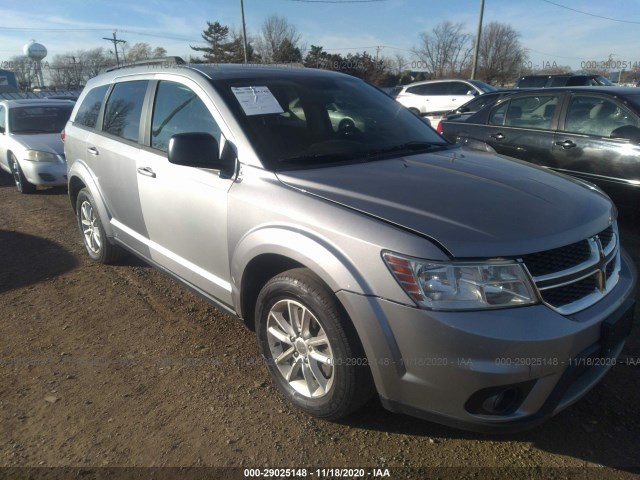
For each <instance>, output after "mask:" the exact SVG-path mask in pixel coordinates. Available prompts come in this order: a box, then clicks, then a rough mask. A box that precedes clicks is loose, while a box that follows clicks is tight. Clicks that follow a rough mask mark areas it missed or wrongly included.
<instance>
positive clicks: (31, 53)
mask: <svg viewBox="0 0 640 480" xmlns="http://www.w3.org/2000/svg"><path fill="white" fill-rule="evenodd" d="M22 51H23V52H24V54H25V55H26V56H27V57H29V58H30V59H31V60H33V62H34V64H35V74H36V81H37V83H38V87H39V88H43V87H44V79H43V77H42V59H43V58H44V57H46V56H47V49H46V47H45V46H44V45H42V44H41V43H38V42H36V41H35V40H31V41H30V42H29V43H27V44H26V45H25V46H24V47H23V48H22Z"/></svg>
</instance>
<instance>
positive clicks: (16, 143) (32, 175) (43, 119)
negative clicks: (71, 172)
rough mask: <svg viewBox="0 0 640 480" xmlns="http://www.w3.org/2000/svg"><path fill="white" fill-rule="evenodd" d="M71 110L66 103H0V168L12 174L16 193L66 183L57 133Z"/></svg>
mask: <svg viewBox="0 0 640 480" xmlns="http://www.w3.org/2000/svg"><path fill="white" fill-rule="evenodd" d="M72 109H73V103H72V102H69V101H66V100H48V99H44V100H43V99H29V100H2V101H0V168H2V169H3V170H5V171H6V172H9V173H10V174H11V175H13V180H14V183H15V185H16V188H17V189H18V191H19V192H21V193H33V192H34V191H35V190H36V186H37V185H44V186H60V185H66V184H67V164H66V162H65V158H64V146H63V144H62V140H61V139H60V132H61V131H62V129H63V128H64V126H65V124H66V123H67V120H68V119H69V115H71V110H72Z"/></svg>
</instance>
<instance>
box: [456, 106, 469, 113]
mask: <svg viewBox="0 0 640 480" xmlns="http://www.w3.org/2000/svg"><path fill="white" fill-rule="evenodd" d="M468 111H469V107H460V108H459V109H458V112H459V113H467V112H468Z"/></svg>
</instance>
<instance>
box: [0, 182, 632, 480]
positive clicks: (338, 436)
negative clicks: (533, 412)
mask: <svg viewBox="0 0 640 480" xmlns="http://www.w3.org/2000/svg"><path fill="white" fill-rule="evenodd" d="M636 220H637V219H636ZM622 235H623V243H624V244H625V245H626V247H627V249H629V250H630V251H632V252H633V255H634V259H635V261H636V263H639V261H640V227H635V226H634V221H632V220H629V219H628V218H627V219H626V220H625V219H624V218H623V222H622ZM637 298H640V296H638V295H637ZM638 318H640V312H638V311H637V310H636V326H635V330H634V333H633V335H632V338H631V340H630V341H629V342H628V344H627V347H626V348H625V351H624V352H623V361H622V362H621V363H619V364H618V365H617V366H616V367H614V368H613V369H612V371H611V372H610V373H609V374H608V375H607V376H606V378H605V379H604V381H603V382H601V383H600V384H599V385H598V386H597V387H596V388H595V389H594V390H592V391H591V392H590V393H589V394H588V395H587V396H586V397H585V398H583V399H582V400H581V401H580V402H578V403H577V404H576V405H574V406H573V407H571V408H570V409H568V410H566V411H564V412H563V413H561V414H560V415H558V416H556V417H554V418H552V419H551V420H549V421H548V422H547V423H545V424H544V425H542V426H540V427H538V428H536V429H534V430H531V431H528V432H525V433H519V434H514V435H507V436H488V435H479V434H473V433H466V432H461V431H458V430H453V429H450V428H446V427H443V426H439V425H436V424H432V423H429V422H426V421H421V420H417V419H414V418H411V417H408V416H403V415H397V414H392V413H389V412H387V411H386V410H384V409H383V408H382V407H381V406H380V404H379V402H378V401H377V400H373V401H371V402H370V403H369V404H368V405H366V406H365V407H364V408H363V409H362V410H360V411H358V412H357V413H356V414H354V415H353V416H351V417H350V418H349V419H348V420H347V421H344V422H342V423H330V422H326V421H320V420H317V419H314V418H310V417H308V416H306V415H304V414H302V413H299V412H297V411H295V410H294V409H292V408H290V407H289V406H288V405H287V404H285V403H284V402H283V401H281V399H280V398H279V396H278V394H277V392H276V390H275V389H274V387H273V386H272V385H271V382H270V379H269V377H268V374H267V372H266V370H265V369H264V368H262V367H261V366H260V365H258V364H257V358H258V351H257V346H256V341H255V337H254V335H253V333H252V332H250V331H248V330H247V329H245V328H244V326H243V325H241V324H240V323H239V322H238V321H237V320H234V319H232V318H230V317H228V316H226V315H224V314H221V313H220V312H218V311H216V310H215V309H214V308H213V307H212V306H210V305H209V304H207V303H206V302H205V301H203V300H202V299H200V298H199V297H196V296H194V295H193V294H191V293H190V292H189V291H188V290H186V289H184V288H182V287H180V286H179V285H177V284H176V283H175V282H174V281H172V280H171V279H169V278H167V277H165V276H164V275H162V274H161V273H159V272H157V271H155V270H154V269H152V268H150V267H148V266H146V265H144V264H143V263H141V262H139V261H138V260H136V259H134V258H127V259H126V260H124V261H122V262H121V263H120V264H119V265H115V266H101V265H97V264H94V263H92V262H91V261H89V259H88V257H87V256H86V255H85V254H84V251H83V247H82V244H81V241H80V236H79V234H78V231H77V227H76V224H75V218H74V216H73V213H72V209H71V207H70V205H69V201H68V198H67V196H66V190H64V189H49V190H39V191H38V192H37V193H36V194H34V195H19V194H18V193H17V192H16V191H15V189H14V188H13V185H12V183H11V179H10V177H9V176H8V175H7V174H4V173H0V418H1V424H0V478H3V477H4V478H28V477H30V478H35V477H34V475H35V476H37V475H45V476H46V475H47V474H48V475H53V476H52V477H51V478H54V477H55V478H57V477H56V475H57V476H60V477H69V478H94V477H95V478H98V477H99V476H100V474H101V473H104V472H108V473H110V474H114V473H118V472H120V473H121V474H122V475H125V473H132V472H137V473H139V474H141V475H142V476H143V477H145V478H161V476H162V474H163V472H171V475H170V476H169V477H168V478H187V476H188V475H189V474H192V475H195V474H198V475H202V477H201V478H223V477H224V475H228V476H229V478H250V477H253V476H256V475H257V473H258V472H252V471H248V470H244V469H245V468H253V469H263V468H267V467H272V468H306V469H307V470H306V475H307V476H308V478H313V477H319V478H322V477H324V478H330V477H332V476H336V477H337V476H339V475H340V476H343V477H347V478H357V477H360V476H366V477H371V476H374V477H375V476H376V473H378V474H384V473H385V471H384V469H386V468H389V475H390V477H387V478H443V479H448V478H466V477H470V476H471V477H474V478H536V479H537V478H576V479H578V478H581V479H582V478H598V479H600V478H604V479H607V478H615V479H631V478H636V479H637V478H640V475H639V473H640V447H639V445H640V415H639V414H638V406H639V405H640V381H639V380H640V341H639V339H640V326H639V325H638V321H637V319H638ZM26 467H30V468H26ZM45 467H58V468H54V469H51V468H45ZM117 467H203V468H190V469H188V470H162V469H134V470H127V469H124V470H121V469H119V468H117ZM204 467H207V468H204ZM209 467H215V468H209ZM224 467H233V468H231V469H224ZM338 467H361V468H365V469H366V471H365V472H364V473H363V475H361V473H362V472H344V471H329V470H325V471H321V470H316V469H317V468H319V469H331V468H338ZM421 467H422V468H425V470H417V468H421ZM487 467H489V468H487ZM585 467H591V468H586V469H585ZM374 468H380V469H383V470H381V471H376V470H373V469H374ZM259 473H260V474H261V475H262V476H265V475H266V476H269V475H270V476H271V477H272V478H273V477H274V476H275V477H276V478H279V477H278V475H281V476H282V477H283V478H285V477H289V478H304V477H305V472H302V473H301V472H297V473H295V474H292V473H291V472H289V474H287V473H286V472H279V473H278V472H268V471H261V472H259ZM348 473H351V474H352V475H351V476H349V475H348ZM520 476H521V477H520ZM110 478H114V477H110ZM115 478H117V475H116V477H115ZM140 478H142V477H140ZM225 478H226V477H225Z"/></svg>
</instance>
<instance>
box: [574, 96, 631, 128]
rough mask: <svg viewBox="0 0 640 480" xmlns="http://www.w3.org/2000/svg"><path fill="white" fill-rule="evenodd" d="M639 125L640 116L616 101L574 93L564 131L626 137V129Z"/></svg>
mask: <svg viewBox="0 0 640 480" xmlns="http://www.w3.org/2000/svg"><path fill="white" fill-rule="evenodd" d="M638 127H640V120H639V119H638V117H636V116H635V115H634V114H633V113H631V112H629V111H628V110H627V109H626V108H624V107H623V106H621V105H618V104H617V103H615V102H614V101H612V100H608V99H606V98H603V97H598V96H589V95H574V96H573V97H572V98H571V103H570V104H569V109H568V110H567V117H566V120H565V124H564V131H565V132H570V133H581V134H586V135H594V136H599V137H618V138H626V137H625V134H624V132H625V130H626V131H629V130H632V129H634V128H636V129H637V128H638Z"/></svg>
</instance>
